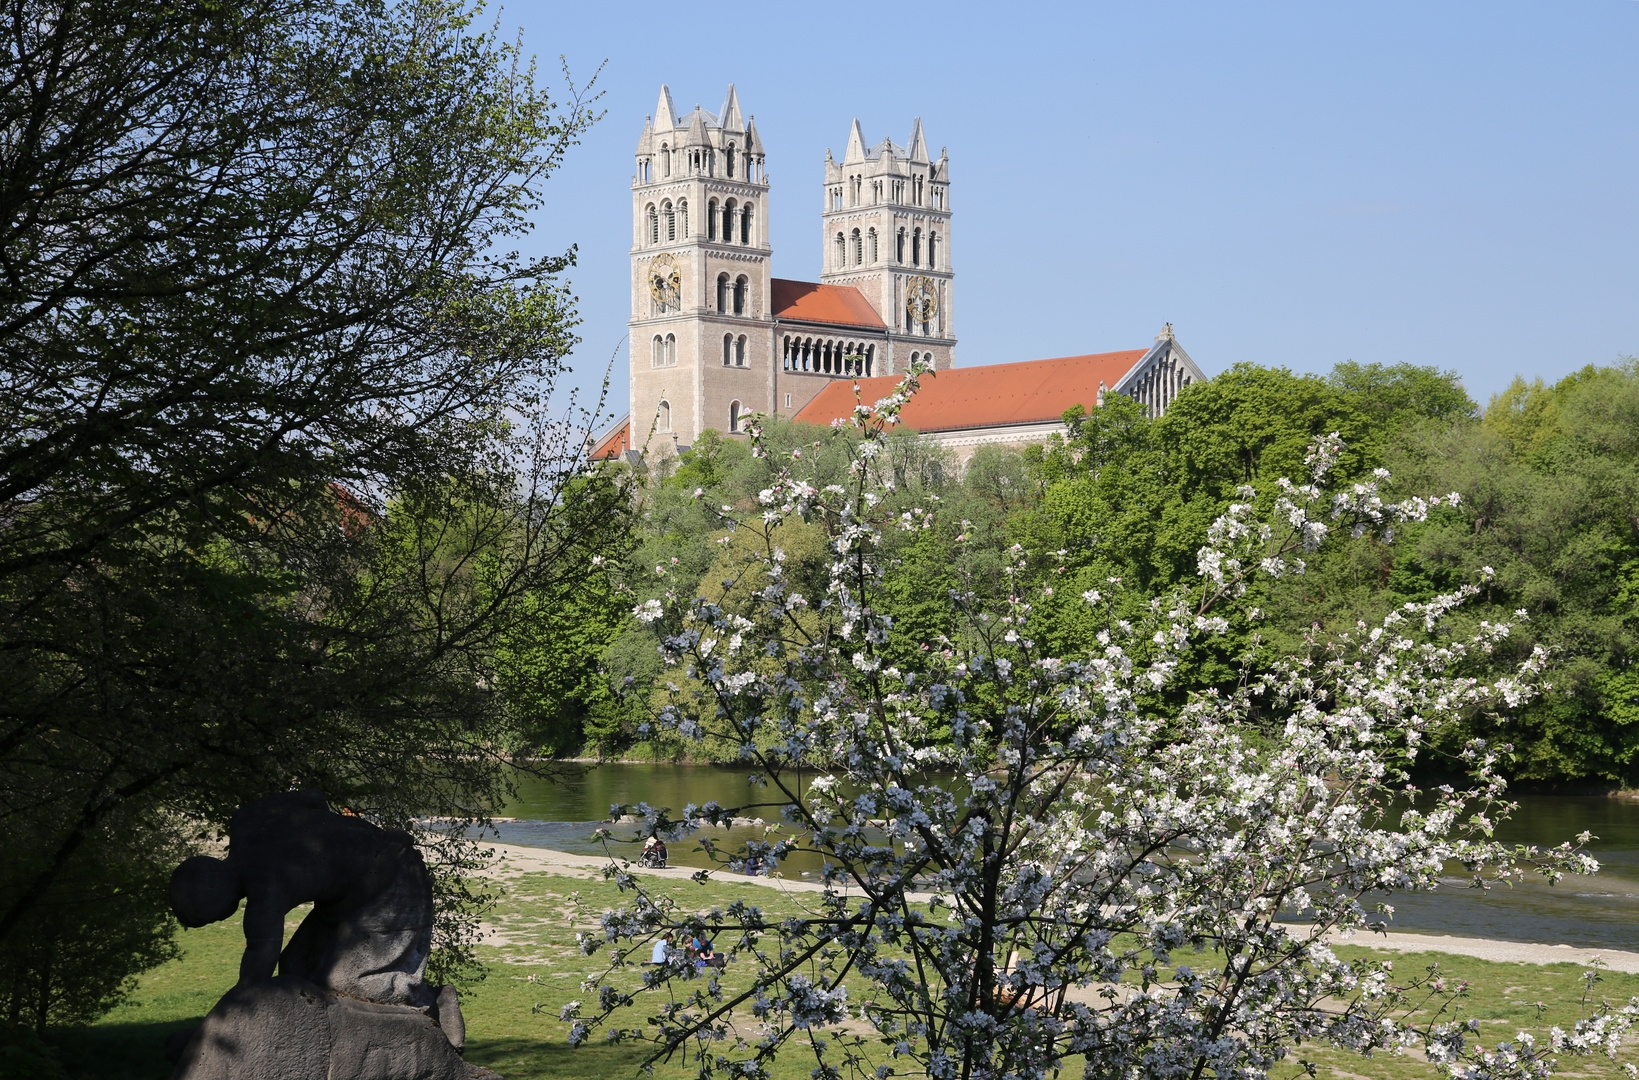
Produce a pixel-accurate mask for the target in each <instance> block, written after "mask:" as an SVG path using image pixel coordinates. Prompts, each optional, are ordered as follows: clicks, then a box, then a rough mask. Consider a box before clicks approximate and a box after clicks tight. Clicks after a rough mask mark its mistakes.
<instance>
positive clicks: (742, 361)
mask: <svg viewBox="0 0 1639 1080" xmlns="http://www.w3.org/2000/svg"><path fill="white" fill-rule="evenodd" d="M734 366H735V367H745V366H746V336H745V335H744V334H741V335H740V336H739V338H737V339H736V340H735V342H734Z"/></svg>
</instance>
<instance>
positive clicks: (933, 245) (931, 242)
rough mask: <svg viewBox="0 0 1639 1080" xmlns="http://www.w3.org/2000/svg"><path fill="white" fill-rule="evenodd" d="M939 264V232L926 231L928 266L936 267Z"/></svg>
mask: <svg viewBox="0 0 1639 1080" xmlns="http://www.w3.org/2000/svg"><path fill="white" fill-rule="evenodd" d="M938 265H939V234H938V233H936V232H929V233H928V266H929V267H931V268H937V267H938Z"/></svg>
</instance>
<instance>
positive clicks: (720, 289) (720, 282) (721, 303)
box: [717, 274, 728, 315]
mask: <svg viewBox="0 0 1639 1080" xmlns="http://www.w3.org/2000/svg"><path fill="white" fill-rule="evenodd" d="M727 311H728V275H727V274H718V275H717V314H719V315H722V314H724V313H725V312H727Z"/></svg>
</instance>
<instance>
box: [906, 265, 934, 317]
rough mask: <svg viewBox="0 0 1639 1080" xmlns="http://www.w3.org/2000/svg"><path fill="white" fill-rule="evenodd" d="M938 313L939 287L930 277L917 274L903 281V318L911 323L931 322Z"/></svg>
mask: <svg viewBox="0 0 1639 1080" xmlns="http://www.w3.org/2000/svg"><path fill="white" fill-rule="evenodd" d="M938 314H939V288H938V286H936V285H935V284H934V283H933V281H932V279H930V278H925V277H923V276H922V275H920V274H918V275H917V276H916V277H913V278H911V279H910V280H908V281H906V282H905V319H906V320H907V321H908V322H912V323H922V322H932V321H933V318H934V316H935V315H938Z"/></svg>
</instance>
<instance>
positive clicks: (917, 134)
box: [909, 116, 928, 165]
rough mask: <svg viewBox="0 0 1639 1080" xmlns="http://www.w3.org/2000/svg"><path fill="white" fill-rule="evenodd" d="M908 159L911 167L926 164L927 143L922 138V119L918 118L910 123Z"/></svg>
mask: <svg viewBox="0 0 1639 1080" xmlns="http://www.w3.org/2000/svg"><path fill="white" fill-rule="evenodd" d="M909 157H910V160H911V163H912V164H913V165H926V164H928V141H927V139H925V138H924V137H923V136H922V118H921V117H920V116H918V117H917V118H916V119H915V120H914V121H912V122H911V143H910V151H909Z"/></svg>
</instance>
